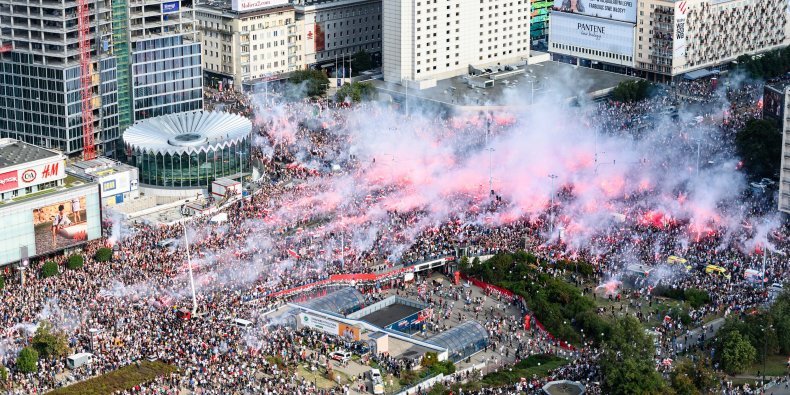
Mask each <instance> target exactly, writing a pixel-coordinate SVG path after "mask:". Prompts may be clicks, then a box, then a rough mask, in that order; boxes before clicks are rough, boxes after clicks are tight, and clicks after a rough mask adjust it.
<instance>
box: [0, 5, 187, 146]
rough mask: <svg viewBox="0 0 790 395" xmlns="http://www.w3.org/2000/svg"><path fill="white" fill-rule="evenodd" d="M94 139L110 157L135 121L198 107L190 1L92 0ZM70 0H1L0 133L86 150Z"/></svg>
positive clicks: (90, 37) (75, 29) (89, 33)
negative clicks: (123, 134)
mask: <svg viewBox="0 0 790 395" xmlns="http://www.w3.org/2000/svg"><path fill="white" fill-rule="evenodd" d="M87 6H88V14H89V17H88V25H89V26H88V29H87V36H88V40H89V43H90V44H89V45H90V55H91V60H92V62H91V65H90V68H91V70H92V72H91V78H90V80H91V82H92V84H91V93H92V97H91V100H90V103H91V108H92V111H93V122H94V127H93V130H94V139H93V140H94V142H95V144H96V148H97V153H98V154H99V155H104V156H110V157H114V156H116V155H117V153H118V152H119V150H120V145H121V144H119V141H120V140H119V139H120V137H121V134H122V133H123V131H124V130H125V129H126V128H127V127H128V126H129V125H131V124H132V123H133V122H135V121H136V120H140V119H143V118H146V117H149V116H155V115H161V114H166V113H171V112H178V111H188V110H193V109H199V108H202V79H201V67H200V64H201V62H200V43H199V42H198V41H197V40H196V39H195V31H194V28H193V20H194V11H193V10H192V0H181V1H161V0H98V1H96V0H91V1H87ZM77 9H78V1H77V0H0V42H2V50H0V137H11V138H15V139H18V140H21V141H24V142H26V143H30V144H35V145H39V146H42V147H46V148H53V149H57V150H61V151H62V152H64V153H65V154H67V155H72V156H75V155H78V154H79V153H80V152H81V151H82V149H83V125H84V121H83V116H82V100H81V99H82V96H81V95H82V90H81V87H82V81H81V79H80V77H81V70H80V51H79V23H78V12H77Z"/></svg>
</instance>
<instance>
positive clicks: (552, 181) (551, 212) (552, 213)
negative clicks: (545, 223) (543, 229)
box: [549, 174, 557, 235]
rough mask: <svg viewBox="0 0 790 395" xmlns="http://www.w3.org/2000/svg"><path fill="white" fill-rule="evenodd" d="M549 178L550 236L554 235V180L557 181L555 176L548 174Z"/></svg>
mask: <svg viewBox="0 0 790 395" xmlns="http://www.w3.org/2000/svg"><path fill="white" fill-rule="evenodd" d="M549 178H550V179H551V192H550V193H551V195H550V198H549V216H550V217H549V218H550V220H549V230H550V235H553V234H554V180H556V179H557V175H556V174H549Z"/></svg>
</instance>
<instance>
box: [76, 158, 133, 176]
mask: <svg viewBox="0 0 790 395" xmlns="http://www.w3.org/2000/svg"><path fill="white" fill-rule="evenodd" d="M133 169H136V167H134V166H129V165H127V164H125V163H121V162H118V161H115V160H112V159H110V158H105V157H99V158H96V159H94V160H85V161H81V162H76V163H73V164H70V165H68V166H66V171H67V172H68V173H71V174H74V175H75V176H77V177H80V178H84V179H87V180H91V181H94V180H95V179H96V178H98V177H102V176H106V175H109V174H113V173H120V172H124V171H129V170H133Z"/></svg>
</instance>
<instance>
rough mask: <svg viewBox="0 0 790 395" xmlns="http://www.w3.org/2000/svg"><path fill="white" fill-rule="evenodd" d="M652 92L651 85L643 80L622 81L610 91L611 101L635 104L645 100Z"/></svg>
mask: <svg viewBox="0 0 790 395" xmlns="http://www.w3.org/2000/svg"><path fill="white" fill-rule="evenodd" d="M651 91H652V85H650V83H649V82H647V81H645V80H628V81H623V82H621V83H619V84H617V86H616V87H615V88H614V89H613V90H612V93H611V97H612V100H614V101H618V102H626V103H630V102H635V101H640V100H644V99H646V98H647V97H648V96H649V95H650V93H651Z"/></svg>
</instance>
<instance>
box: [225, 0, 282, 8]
mask: <svg viewBox="0 0 790 395" xmlns="http://www.w3.org/2000/svg"><path fill="white" fill-rule="evenodd" d="M288 1H289V0H233V1H231V3H230V8H231V9H232V10H233V11H252V10H257V9H258V8H269V7H276V6H281V5H285V4H288Z"/></svg>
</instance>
